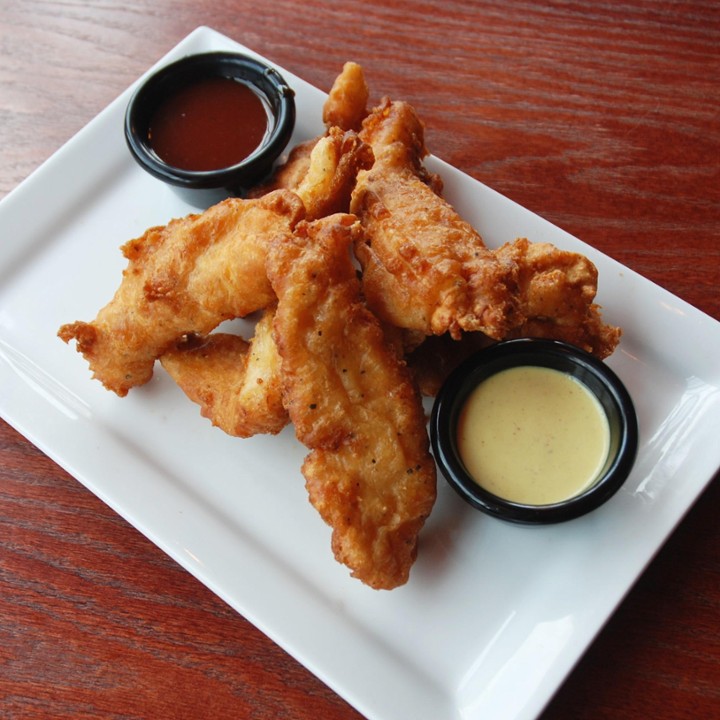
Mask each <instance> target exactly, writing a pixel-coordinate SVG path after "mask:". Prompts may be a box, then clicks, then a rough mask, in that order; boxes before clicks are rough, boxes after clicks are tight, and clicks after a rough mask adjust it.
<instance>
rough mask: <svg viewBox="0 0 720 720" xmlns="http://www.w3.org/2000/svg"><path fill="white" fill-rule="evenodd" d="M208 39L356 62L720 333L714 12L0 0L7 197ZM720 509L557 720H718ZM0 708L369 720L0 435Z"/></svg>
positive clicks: (659, 568)
mask: <svg viewBox="0 0 720 720" xmlns="http://www.w3.org/2000/svg"><path fill="white" fill-rule="evenodd" d="M198 25H208V26H211V27H214V28H215V29H217V30H219V31H221V32H223V33H225V34H227V35H229V36H231V37H233V38H234V39H236V40H238V41H240V42H242V43H244V44H246V45H248V46H250V47H252V48H253V49H255V50H257V51H258V52H260V53H261V54H263V55H265V56H267V57H269V58H271V59H273V60H274V61H276V62H278V63H279V64H281V65H283V66H285V67H287V68H288V69H291V70H292V71H293V72H294V73H296V74H297V75H299V76H301V77H303V78H305V79H306V80H307V81H309V82H310V83H312V84H314V85H317V86H318V87H320V88H322V89H325V90H326V89H328V88H329V86H330V84H331V82H332V80H333V78H334V77H335V75H336V74H337V72H338V71H339V69H340V67H341V66H342V63H343V62H344V61H345V60H347V59H354V60H357V61H359V62H360V63H362V64H363V66H364V67H365V70H366V72H367V74H368V77H369V78H370V79H371V84H372V86H373V88H376V89H377V92H378V93H387V94H390V95H392V96H394V97H399V98H400V97H401V98H404V99H407V100H409V101H410V102H412V103H413V104H414V105H415V106H416V107H417V108H418V110H419V111H420V113H421V115H422V116H423V118H424V119H425V121H426V123H427V125H428V136H427V139H428V144H429V146H430V149H431V151H432V152H434V153H435V154H437V155H439V156H440V157H442V158H443V159H445V160H447V161H448V162H450V163H452V164H453V165H456V166H457V167H459V168H460V169H462V170H464V171H466V172H468V173H469V174H471V175H473V176H474V177H476V178H478V179H479V180H481V181H483V182H485V183H486V184H488V185H490V186H491V187H493V188H495V189H496V190H498V191H500V192H501V193H503V194H505V195H507V196H509V197H510V198H512V199H513V200H515V201H517V202H519V203H520V204H522V205H524V206H526V207H528V208H529V209H531V210H533V211H534V212H537V213H538V214H540V215H542V216H543V217H545V218H547V219H548V220H550V221H552V222H554V223H556V224H557V225H559V226H561V227H562V228H564V229H565V230H567V231H569V232H570V233H572V234H574V235H577V236H579V237H580V238H582V239H583V240H585V241H586V242H588V243H590V244H591V245H594V246H595V247H597V248H599V249H600V250H602V251H603V252H605V253H606V254H608V255H610V256H612V257H614V258H616V259H617V260H619V261H620V262H622V263H624V264H626V265H628V266H629V267H630V268H632V269H634V270H636V271H638V272H640V273H641V274H643V275H645V276H646V277H648V278H650V279H651V280H653V281H654V282H656V283H658V284H659V285H661V286H662V287H664V288H666V289H667V290H669V291H670V292H672V293H675V294H677V295H679V296H680V297H682V298H683V299H685V300H687V301H688V302H690V303H691V304H693V305H694V306H696V307H698V308H699V309H701V310H702V311H704V312H705V313H707V314H709V315H711V316H712V317H714V318H716V319H720V290H719V289H718V288H719V287H720V231H719V228H720V172H719V168H720V100H719V98H720V8H719V7H718V5H717V3H716V2H712V1H707V2H653V1H650V0H647V1H642V0H627V1H626V2H617V3H610V2H594V3H580V2H547V3H532V2H521V1H519V0H496V1H491V0H488V1H485V2H480V1H478V2H460V1H456V0H445V1H444V2H442V3H436V2H434V1H430V0H428V1H426V2H423V1H421V0H418V1H411V2H395V0H366V2H364V3H349V2H345V1H340V2H331V1H329V0H328V1H327V2H320V1H319V0H306V1H305V2H291V1H290V0H275V1H274V2H267V3H266V2H260V3H258V2H249V1H245V0H238V1H230V0H227V1H226V0H213V1H212V2H210V1H208V0H193V1H192V2H191V1H190V0H154V1H153V2H140V1H138V0H134V1H133V0H125V1H124V2H117V1H115V0H106V1H103V0H94V1H92V2H84V1H82V0H75V1H71V0H67V1H65V2H55V1H50V0H48V1H47V2H42V1H40V0H13V1H12V2H10V1H9V0H0V196H4V195H5V194H7V193H9V192H10V191H11V190H12V189H13V188H14V187H15V186H17V185H18V183H20V182H21V181H22V180H23V179H24V178H26V177H27V176H28V175H30V174H31V173H32V171H33V170H35V169H36V168H37V167H38V165H40V164H41V163H42V162H43V161H44V160H45V159H46V158H48V157H49V156H50V155H52V153H54V152H55V151H56V150H57V149H58V148H59V147H60V146H61V145H62V144H63V143H64V142H65V141H66V140H68V139H69V138H70V137H71V136H72V135H73V134H74V133H76V132H78V131H79V130H81V129H82V128H83V126H84V125H85V124H86V123H87V122H88V121H89V120H91V119H92V118H93V117H94V116H95V115H96V114H97V113H98V112H99V111H100V110H102V109H103V108H104V107H105V106H106V105H107V104H108V103H109V102H110V101H111V100H113V99H114V98H115V97H116V96H117V95H118V94H119V93H120V92H122V91H123V90H124V89H125V88H126V87H127V86H128V85H129V84H130V83H131V82H132V81H134V80H135V79H136V78H137V77H138V76H139V75H140V74H141V73H142V72H144V71H145V70H146V69H147V68H148V67H149V66H150V65H151V64H152V63H154V62H155V61H156V60H157V59H159V58H160V57H161V56H162V55H163V54H164V53H165V52H167V51H168V50H169V49H171V48H172V47H173V46H174V45H175V44H176V43H177V42H179V41H180V40H181V39H182V38H183V37H184V36H185V35H187V34H188V33H189V32H190V31H191V30H193V29H194V28H195V27H197V26H198ZM0 242H2V243H8V242H12V238H10V237H7V236H6V234H5V232H4V230H3V228H2V227H0ZM50 301H51V299H50ZM0 310H1V309H0ZM668 342H672V339H671V338H668ZM698 352H702V349H701V348H698ZM0 392H2V388H0ZM719 503H720V483H718V482H717V477H716V478H715V482H714V483H712V484H711V485H710V486H709V487H708V489H707V490H706V491H705V493H704V494H703V496H702V497H701V498H700V500H699V501H698V503H697V504H696V505H695V506H694V507H693V508H692V509H691V510H690V512H689V513H688V515H687V517H686V518H685V520H684V522H683V523H682V524H681V525H680V527H679V528H678V529H677V530H676V532H675V533H674V534H673V535H672V537H671V538H670V540H669V541H668V543H667V544H666V545H665V546H664V547H663V548H662V549H661V550H660V552H659V553H658V555H657V557H656V558H655V560H654V561H653V562H652V564H651V565H650V567H649V568H648V569H647V571H646V572H645V573H644V575H643V576H642V577H641V578H640V580H639V581H638V583H637V584H636V585H635V587H634V588H632V590H631V591H630V593H629V594H628V596H627V598H626V599H625V601H624V602H623V603H622V605H621V606H620V608H619V609H618V611H617V612H616V613H615V615H614V616H613V617H612V619H611V620H610V622H609V623H608V625H607V626H606V627H605V629H604V630H603V631H602V632H601V634H600V636H599V637H598V638H597V640H596V641H595V642H594V644H593V645H592V646H591V648H590V649H589V651H588V652H587V654H586V655H585V656H584V657H583V658H582V660H581V661H580V662H579V664H578V666H577V667H576V669H575V670H574V671H573V672H572V674H571V675H570V676H569V678H568V679H567V681H566V682H565V683H564V685H563V686H562V687H561V688H560V690H559V691H558V693H557V695H556V697H555V698H554V700H553V701H552V702H551V703H550V705H549V706H548V707H547V709H546V710H545V712H544V714H543V716H542V720H571V719H572V720H578V719H588V720H590V719H592V720H595V719H602V718H608V719H609V718H612V720H629V719H631V718H632V719H635V718H654V719H655V720H682V719H685V718H687V719H688V720H696V719H699V718H703V719H705V718H715V717H720V631H719V629H718V624H719V621H720V562H719V560H720V527H719V523H718V522H717V508H718V507H719ZM0 716H2V717H3V718H123V719H125V720H127V719H130V718H133V719H134V718H148V719H150V718H152V719H153V720H155V719H157V718H179V719H182V718H188V719H190V718H193V719H194V718H216V717H217V718H221V717H222V718H224V717H236V718H247V719H252V720H264V719H271V718H272V719H273V720H275V719H278V718H291V719H293V720H305V719H312V720H315V719H316V718H319V717H322V718H324V719H326V720H331V719H332V720H350V719H356V718H359V717H360V716H359V715H358V713H357V712H356V711H355V710H353V709H352V708H351V707H350V706H349V705H347V704H346V703H345V702H344V701H343V700H341V699H340V698H339V697H338V696H336V695H335V694H334V693H333V692H332V691H330V690H329V689H328V688H326V687H325V686H324V685H323V683H322V682H320V681H319V680H318V679H316V678H315V677H314V676H313V675H311V674H310V673H309V672H308V671H307V670H305V669H304V668H303V667H301V666H300V665H298V664H297V663H296V662H295V661H294V660H292V659H291V658H290V657H289V656H288V655H286V654H285V653H284V652H283V651H282V650H280V649H279V648H278V647H277V646H276V645H274V644H273V643H272V642H271V641H270V640H269V639H267V638H266V637H265V636H264V635H263V634H262V633H261V632H259V631H258V630H256V629H255V628H254V627H253V626H251V625H250V624H249V623H248V622H246V621H245V620H244V619H243V618H242V617H239V616H238V615H237V614H235V613H234V612H233V611H231V610H230V609H229V608H228V607H227V606H226V605H225V604H223V602H221V601H220V600H219V599H218V598H216V597H215V596H214V595H213V594H212V593H211V592H210V591H209V590H207V589H206V588H205V587H204V586H202V585H201V584H200V583H199V582H197V581H196V580H195V579H194V578H193V577H191V576H190V575H189V574H188V573H186V572H185V571H184V570H182V569H181V568H180V567H179V566H177V565H176V564H175V563H174V562H173V561H171V560H170V559H169V558H168V557H166V556H165V555H164V554H163V553H162V552H161V551H160V550H159V549H157V548H156V547H155V546H154V545H152V544H151V543H150V542H149V541H148V540H146V539H145V538H144V537H142V536H141V535H139V534H138V533H137V532H136V531H135V530H134V529H132V528H131V527H130V526H128V525H127V524H126V523H125V522H124V521H123V520H121V519H120V518H119V517H118V516H117V515H115V514H114V513H113V512H112V511H111V510H109V509H108V508H107V507H106V506H105V505H104V504H103V503H102V502H101V501H100V500H98V499H97V498H96V497H95V496H93V495H92V494H90V493H89V492H88V491H87V490H85V489H84V488H83V487H82V486H81V485H80V484H79V483H78V482H76V481H75V480H74V479H73V478H71V477H70V476H68V475H67V474H66V473H64V472H63V471H62V470H61V469H60V468H59V467H58V466H56V465H55V464H54V463H53V462H52V461H51V460H49V459H48V458H47V457H45V456H44V455H43V454H42V453H41V452H40V451H38V450H37V449H36V448H35V447H33V446H32V445H31V444H30V443H29V442H28V441H27V440H25V439H24V438H23V437H21V436H20V435H19V434H18V433H17V432H15V431H14V430H13V429H11V428H10V427H9V426H8V425H6V424H5V423H2V422H0ZM397 720H400V718H398V719H397ZM438 720H444V719H441V718H439V719H438Z"/></svg>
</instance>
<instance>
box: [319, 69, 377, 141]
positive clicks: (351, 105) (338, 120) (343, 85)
mask: <svg viewBox="0 0 720 720" xmlns="http://www.w3.org/2000/svg"><path fill="white" fill-rule="evenodd" d="M369 98H370V90H369V89H368V86H367V82H366V81H365V72H364V70H363V69H362V66H361V65H358V64H357V63H355V62H350V61H349V62H346V63H345V64H344V65H343V69H342V72H341V73H340V74H339V75H338V76H337V78H335V82H334V83H333V86H332V88H331V89H330V93H329V94H328V97H327V100H326V101H325V104H324V106H323V122H324V123H325V125H326V126H327V127H333V126H334V127H339V128H342V129H343V130H355V131H358V132H359V131H360V128H361V127H362V122H363V120H364V119H365V117H366V116H367V114H368V109H367V106H368V100H369Z"/></svg>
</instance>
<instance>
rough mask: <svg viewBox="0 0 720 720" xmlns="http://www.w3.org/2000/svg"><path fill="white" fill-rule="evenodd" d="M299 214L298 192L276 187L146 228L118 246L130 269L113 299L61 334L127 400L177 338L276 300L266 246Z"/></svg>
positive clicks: (287, 230)
mask: <svg viewBox="0 0 720 720" xmlns="http://www.w3.org/2000/svg"><path fill="white" fill-rule="evenodd" d="M303 215H304V208H303V206H302V202H301V201H300V200H299V199H298V197H297V196H296V195H294V194H293V193H290V192H287V191H278V192H275V193H272V194H270V195H268V196H266V197H263V198H260V199H257V200H239V199H229V200H225V201H223V202H221V203H219V204H217V205H215V206H213V207H211V208H210V209H209V210H206V211H205V212H204V213H201V214H196V215H190V216H188V217H186V218H182V219H178V220H172V221H171V222H170V223H169V224H168V225H166V226H164V227H155V228H151V229H149V230H148V231H147V232H146V233H145V234H144V235H143V236H142V237H140V238H138V239H136V240H131V241H129V242H128V243H126V244H125V245H124V246H123V248H122V251H123V254H124V255H125V257H126V258H127V259H128V266H127V268H126V269H125V270H124V272H123V278H122V282H121V284H120V287H119V288H118V290H117V292H116V293H115V296H114V297H113V299H112V300H111V301H110V303H108V305H106V306H105V307H104V308H103V309H101V310H100V312H99V313H98V315H97V317H96V319H95V320H94V321H92V322H90V323H86V322H80V321H78V322H74V323H70V324H68V325H63V326H62V327H61V328H60V330H59V332H58V335H59V336H60V337H61V338H62V339H63V340H64V341H65V342H69V341H70V340H71V339H75V340H76V341H77V349H78V351H79V352H81V353H82V354H83V355H84V357H85V358H86V360H87V361H88V362H89V364H90V368H91V370H92V371H93V373H94V377H96V378H97V379H98V380H100V381H101V382H102V383H103V385H105V387H106V388H108V389H109V390H112V391H114V392H116V393H117V394H118V395H120V396H123V395H126V394H127V392H128V390H129V389H130V388H132V387H134V386H136V385H141V384H143V383H145V382H147V381H148V380H149V379H150V377H151V376H152V372H153V365H154V362H155V360H156V359H157V358H158V357H160V355H162V354H163V353H164V352H165V351H166V350H167V349H168V348H169V347H170V346H171V345H172V344H173V343H174V342H175V341H176V340H177V339H178V338H180V337H181V336H182V335H185V334H188V333H196V334H201V335H203V334H206V333H208V332H210V331H211V330H212V329H213V328H215V327H216V326H217V325H218V324H219V323H220V322H221V321H223V320H226V319H228V318H235V317H244V316H245V315H247V314H249V313H252V312H254V311H256V310H259V309H261V308H263V307H265V306H267V305H268V304H270V303H272V302H274V300H275V295H274V293H273V291H272V288H271V287H270V283H269V282H268V279H267V276H266V274H265V254H266V250H267V246H268V243H269V242H270V241H271V240H273V239H275V238H287V237H289V236H290V234H291V232H292V229H293V227H294V226H295V224H296V223H297V222H298V221H299V220H300V219H301V218H302V217H303Z"/></svg>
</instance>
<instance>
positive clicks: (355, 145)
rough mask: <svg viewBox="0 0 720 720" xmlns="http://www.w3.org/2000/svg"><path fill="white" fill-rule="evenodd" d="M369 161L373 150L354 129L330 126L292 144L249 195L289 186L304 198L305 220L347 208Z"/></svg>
mask: <svg viewBox="0 0 720 720" xmlns="http://www.w3.org/2000/svg"><path fill="white" fill-rule="evenodd" d="M372 161H373V154H372V150H371V149H370V147H369V146H368V145H366V144H365V143H364V142H362V141H361V140H360V138H359V137H358V134H357V133H356V132H353V131H352V130H348V131H343V130H341V129H340V128H338V127H332V128H329V129H328V132H327V134H326V135H324V136H323V137H321V138H319V139H316V140H313V141H311V142H307V143H303V144H301V145H298V146H297V147H296V148H294V149H293V151H292V152H291V153H290V156H289V157H288V162H287V163H286V164H284V165H281V166H280V167H279V168H278V170H277V171H276V173H275V174H274V175H273V177H272V178H271V179H270V180H269V181H268V183H267V184H266V185H264V186H263V187H259V188H256V189H255V190H253V191H252V193H251V197H261V196H263V195H265V194H266V193H267V192H268V191H270V190H276V189H279V188H283V189H286V190H292V191H293V192H294V193H295V194H296V195H297V196H298V197H299V198H300V199H301V200H302V201H303V204H304V205H305V217H306V219H308V220H316V219H318V218H321V217H324V216H325V215H333V214H335V213H337V212H347V210H348V207H349V206H350V195H351V193H352V191H353V188H354V187H355V180H356V178H357V174H358V172H359V171H360V170H362V169H365V168H368V167H370V166H371V165H372Z"/></svg>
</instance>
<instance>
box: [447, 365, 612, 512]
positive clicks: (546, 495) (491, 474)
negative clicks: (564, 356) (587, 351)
mask: <svg viewBox="0 0 720 720" xmlns="http://www.w3.org/2000/svg"><path fill="white" fill-rule="evenodd" d="M609 441H610V431H609V427H608V421H607V417H606V416H605V413H604V412H603V409H602V407H601V405H600V403H599V402H598V400H597V398H596V397H595V396H594V395H593V394H592V393H591V392H590V391H589V390H588V389H587V388H586V387H585V385H583V384H582V383H581V382H579V381H578V380H576V379H575V378H573V377H571V376H570V375H567V374H566V373H563V372H560V371H558V370H553V369H550V368H542V367H516V368H510V369H508V370H503V371H501V372H499V373H497V374H495V375H492V376H490V377H489V378H487V379H486V380H484V381H483V382H482V383H480V385H478V387H477V388H476V389H475V390H474V391H473V392H472V393H471V394H470V396H469V397H468V399H467V401H466V403H465V405H464V407H463V410H462V412H461V415H460V420H459V423H458V449H459V451H460V455H461V457H462V460H463V462H464V464H465V467H466V468H467V470H468V472H469V473H470V474H471V475H472V477H473V479H474V480H475V481H476V482H477V483H478V484H479V485H480V486H481V487H484V488H485V489H486V490H489V491H490V492H492V493H493V494H495V495H497V496H499V497H502V498H505V499H507V500H512V501H514V502H520V503H525V504H530V505H546V504H549V503H554V502H560V501H562V500H566V499H568V498H570V497H573V496H574V495H577V494H578V493H579V492H581V491H582V490H584V489H585V488H587V487H588V486H589V485H591V484H592V482H593V481H594V480H595V478H596V477H597V475H598V473H599V472H600V470H601V469H602V467H603V464H604V462H605V460H606V458H607V453H608V448H609Z"/></svg>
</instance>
